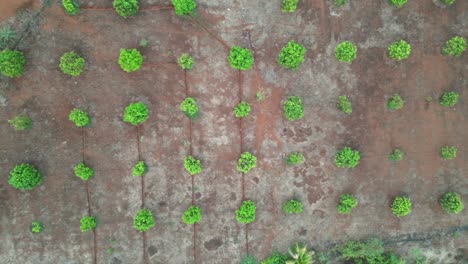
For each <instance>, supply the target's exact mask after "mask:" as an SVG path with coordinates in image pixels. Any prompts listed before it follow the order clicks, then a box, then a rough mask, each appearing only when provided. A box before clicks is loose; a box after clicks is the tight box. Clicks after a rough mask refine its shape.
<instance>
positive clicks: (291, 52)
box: [278, 40, 307, 70]
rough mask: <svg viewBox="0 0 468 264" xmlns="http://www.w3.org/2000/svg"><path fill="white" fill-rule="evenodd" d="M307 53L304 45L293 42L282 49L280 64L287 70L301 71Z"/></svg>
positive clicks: (279, 56)
mask: <svg viewBox="0 0 468 264" xmlns="http://www.w3.org/2000/svg"><path fill="white" fill-rule="evenodd" d="M306 51H307V50H306V48H305V47H304V46H303V45H301V44H299V43H297V42H295V41H293V40H291V41H289V42H288V45H286V46H284V47H283V48H282V49H281V52H280V54H279V55H278V63H279V64H280V65H281V66H283V67H284V68H286V69H291V70H296V69H299V67H301V65H302V63H303V62H304V58H305V54H306Z"/></svg>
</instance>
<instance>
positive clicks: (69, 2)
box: [62, 0, 80, 16]
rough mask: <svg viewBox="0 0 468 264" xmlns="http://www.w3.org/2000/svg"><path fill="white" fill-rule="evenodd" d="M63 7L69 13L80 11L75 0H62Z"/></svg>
mask: <svg viewBox="0 0 468 264" xmlns="http://www.w3.org/2000/svg"><path fill="white" fill-rule="evenodd" d="M62 6H63V9H65V12H67V13H68V14H69V15H72V16H73V15H76V14H78V13H79V12H80V6H79V5H78V3H77V2H76V1H75V0H62Z"/></svg>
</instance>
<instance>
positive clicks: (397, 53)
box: [388, 0, 411, 61]
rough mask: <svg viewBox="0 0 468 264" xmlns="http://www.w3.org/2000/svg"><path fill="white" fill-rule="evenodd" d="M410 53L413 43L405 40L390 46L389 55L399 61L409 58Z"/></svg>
mask: <svg viewBox="0 0 468 264" xmlns="http://www.w3.org/2000/svg"><path fill="white" fill-rule="evenodd" d="M405 1H406V0H405ZM410 54H411V45H410V44H408V43H407V42H406V41H404V40H400V41H397V42H394V43H392V44H391V45H390V46H389V47H388V56H390V58H392V59H394V60H397V61H401V60H405V59H407V58H408V57H409V55H410Z"/></svg>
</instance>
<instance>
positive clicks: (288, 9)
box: [281, 0, 299, 13]
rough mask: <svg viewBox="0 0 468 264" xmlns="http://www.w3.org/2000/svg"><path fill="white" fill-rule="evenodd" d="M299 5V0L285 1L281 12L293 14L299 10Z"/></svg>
mask: <svg viewBox="0 0 468 264" xmlns="http://www.w3.org/2000/svg"><path fill="white" fill-rule="evenodd" d="M297 3H299V0H283V3H282V4H281V11H283V13H292V12H294V11H296V9H297Z"/></svg>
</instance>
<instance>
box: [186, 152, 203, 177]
mask: <svg viewBox="0 0 468 264" xmlns="http://www.w3.org/2000/svg"><path fill="white" fill-rule="evenodd" d="M184 167H185V169H186V170H187V171H188V172H189V173H190V175H195V174H199V173H201V172H202V166H201V161H200V160H197V159H195V158H194V157H192V156H188V157H187V158H185V161H184Z"/></svg>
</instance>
